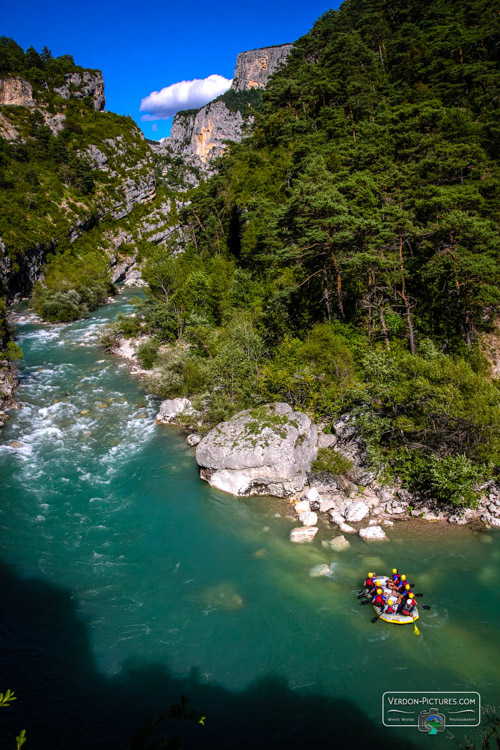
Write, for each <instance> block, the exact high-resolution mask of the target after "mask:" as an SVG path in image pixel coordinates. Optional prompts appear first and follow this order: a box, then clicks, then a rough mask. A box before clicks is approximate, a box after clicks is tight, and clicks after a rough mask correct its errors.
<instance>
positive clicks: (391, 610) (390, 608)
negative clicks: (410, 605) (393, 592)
mask: <svg viewBox="0 0 500 750" xmlns="http://www.w3.org/2000/svg"><path fill="white" fill-rule="evenodd" d="M385 612H386V614H388V615H393V614H395V612H396V610H395V609H394V607H393V606H392V604H389V606H388V607H387V609H386V610H385Z"/></svg>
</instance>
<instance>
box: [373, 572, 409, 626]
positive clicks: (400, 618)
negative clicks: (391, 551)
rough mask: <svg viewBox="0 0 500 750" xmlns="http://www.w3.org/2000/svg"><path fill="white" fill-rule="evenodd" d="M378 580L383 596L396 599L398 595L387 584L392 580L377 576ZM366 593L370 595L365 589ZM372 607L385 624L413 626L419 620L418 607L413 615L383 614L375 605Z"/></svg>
mask: <svg viewBox="0 0 500 750" xmlns="http://www.w3.org/2000/svg"><path fill="white" fill-rule="evenodd" d="M376 580H377V581H380V587H379V588H381V589H382V592H383V594H384V595H385V596H387V598H389V597H392V598H395V596H396V595H395V594H394V592H393V591H392V590H391V589H390V588H389V587H388V585H387V582H388V581H389V580H390V579H389V578H388V577H387V576H377V578H376ZM364 591H365V594H368V589H365V590H364ZM372 607H373V609H374V610H375V614H377V615H379V617H380V619H381V620H384V622H392V623H393V624H394V625H411V624H412V623H414V622H416V621H417V620H418V618H419V614H418V607H415V610H414V614H413V615H397V614H387V613H385V612H382V613H381V612H380V609H379V608H378V607H375V605H374V604H372Z"/></svg>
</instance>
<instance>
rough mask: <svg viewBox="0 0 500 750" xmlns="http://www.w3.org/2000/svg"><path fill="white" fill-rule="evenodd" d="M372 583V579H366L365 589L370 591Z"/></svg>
mask: <svg viewBox="0 0 500 750" xmlns="http://www.w3.org/2000/svg"><path fill="white" fill-rule="evenodd" d="M373 581H374V579H373V578H367V579H366V581H365V586H366V588H367V589H371V587H372V586H373Z"/></svg>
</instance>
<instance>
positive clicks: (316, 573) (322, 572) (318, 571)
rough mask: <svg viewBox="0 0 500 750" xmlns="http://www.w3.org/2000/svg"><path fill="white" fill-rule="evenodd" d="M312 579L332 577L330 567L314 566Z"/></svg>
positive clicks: (310, 572)
mask: <svg viewBox="0 0 500 750" xmlns="http://www.w3.org/2000/svg"><path fill="white" fill-rule="evenodd" d="M309 575H310V576H311V578H321V576H327V575H330V566H329V565H314V566H313V567H312V568H311V570H310V571H309Z"/></svg>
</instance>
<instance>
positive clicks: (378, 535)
mask: <svg viewBox="0 0 500 750" xmlns="http://www.w3.org/2000/svg"><path fill="white" fill-rule="evenodd" d="M359 536H360V538H361V539H364V540H365V541H366V542H371V541H375V540H378V539H387V536H386V533H385V531H384V530H383V528H382V526H369V527H368V528H367V529H360V530H359Z"/></svg>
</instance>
